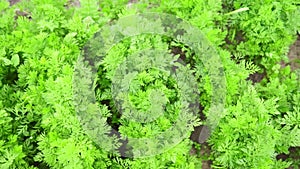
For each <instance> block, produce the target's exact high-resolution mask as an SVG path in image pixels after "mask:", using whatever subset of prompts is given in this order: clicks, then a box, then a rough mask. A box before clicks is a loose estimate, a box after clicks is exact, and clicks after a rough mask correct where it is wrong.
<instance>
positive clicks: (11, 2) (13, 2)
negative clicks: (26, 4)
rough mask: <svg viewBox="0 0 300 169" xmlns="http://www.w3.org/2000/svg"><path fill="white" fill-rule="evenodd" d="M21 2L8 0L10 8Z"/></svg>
mask: <svg viewBox="0 0 300 169" xmlns="http://www.w3.org/2000/svg"><path fill="white" fill-rule="evenodd" d="M20 1H21V0H8V2H9V4H10V6H12V5H14V4H16V3H18V2H20Z"/></svg>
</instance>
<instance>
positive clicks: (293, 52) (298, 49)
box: [286, 34, 300, 70]
mask: <svg viewBox="0 0 300 169" xmlns="http://www.w3.org/2000/svg"><path fill="white" fill-rule="evenodd" d="M288 58H289V63H286V65H290V66H291V69H292V70H296V69H299V68H300V63H299V60H300V34H298V38H297V40H296V42H295V43H294V44H293V45H292V46H291V47H290V51H289V54H288ZM297 61H298V63H297Z"/></svg>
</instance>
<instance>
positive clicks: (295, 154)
mask: <svg viewBox="0 0 300 169" xmlns="http://www.w3.org/2000/svg"><path fill="white" fill-rule="evenodd" d="M299 153H300V147H291V148H289V154H284V153H282V154H279V155H277V156H276V159H277V160H283V161H286V160H292V161H299V160H300V156H299ZM298 168H300V166H299V167H298ZM287 169H296V168H293V167H289V168H287Z"/></svg>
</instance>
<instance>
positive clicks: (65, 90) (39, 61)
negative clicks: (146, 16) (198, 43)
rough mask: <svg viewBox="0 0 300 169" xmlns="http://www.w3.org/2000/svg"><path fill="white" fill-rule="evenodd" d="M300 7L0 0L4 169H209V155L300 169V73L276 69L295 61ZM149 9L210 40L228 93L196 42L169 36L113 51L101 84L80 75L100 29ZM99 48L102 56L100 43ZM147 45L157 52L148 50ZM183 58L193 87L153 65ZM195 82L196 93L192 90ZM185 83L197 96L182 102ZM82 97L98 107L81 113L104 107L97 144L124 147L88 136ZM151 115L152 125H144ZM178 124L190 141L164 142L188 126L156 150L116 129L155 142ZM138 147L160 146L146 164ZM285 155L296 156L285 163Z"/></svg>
mask: <svg viewBox="0 0 300 169" xmlns="http://www.w3.org/2000/svg"><path fill="white" fill-rule="evenodd" d="M299 11H300V8H299V2H297V1H293V0H288V1H286V0H278V1H271V0H264V1H259V0H254V1H250V0H246V1H241V0H224V1H220V0H193V1H192V0H183V1H177V0H161V1H158V0H153V1H148V0H141V1H127V0H120V1H111V0H80V1H75V0H61V1H57V0H30V1H29V0H22V1H21V2H18V3H16V4H14V5H12V6H11V5H10V3H9V2H8V1H5V0H1V1H0V23H1V24H0V46H1V48H0V88H1V90H0V168H3V169H14V168H26V169H27V168H32V169H34V168H58V169H60V168H76V169H77V168H82V169H83V168H84V169H85V168H90V169H92V168H97V169H98V168H149V169H150V168H195V169H196V168H201V167H202V166H205V165H204V162H203V161H204V160H210V163H211V166H210V167H211V168H259V169H260V168H261V169H266V168H288V167H290V166H294V167H295V168H296V167H297V166H299V157H298V156H299V146H300V139H299V138H300V102H299V100H300V83H299V81H300V73H299V69H298V70H291V68H290V67H289V66H286V67H285V68H282V67H281V65H280V62H281V61H285V62H288V57H287V53H288V50H289V47H290V45H291V44H292V43H293V42H294V41H295V40H296V33H297V32H298V33H299V31H300V25H299V23H300V18H299V16H300V15H299ZM144 12H152V13H167V14H172V15H176V16H177V17H178V18H181V19H183V20H184V21H186V22H188V23H190V24H191V25H192V26H193V27H195V28H196V29H197V30H199V32H200V31H201V32H202V33H203V34H204V35H205V38H207V39H208V41H209V42H210V44H209V47H210V49H211V48H213V50H214V51H215V53H217V55H218V57H219V59H220V61H221V62H222V67H219V66H220V65H218V64H217V62H208V63H210V65H209V66H211V67H213V68H215V69H214V70H217V68H220V69H218V70H219V71H220V72H224V74H223V75H224V77H225V79H226V83H224V84H225V85H226V86H225V87H224V88H222V89H220V90H218V91H223V92H220V93H215V92H214V91H215V89H214V87H215V86H216V84H212V82H213V80H214V77H213V76H212V74H211V72H210V69H209V66H207V65H208V64H207V63H206V62H205V61H203V60H201V57H205V58H210V57H209V56H204V54H207V51H209V49H207V50H203V51H201V52H196V51H195V50H194V49H193V48H192V47H191V46H189V45H188V44H184V43H182V42H179V41H178V40H176V39H173V38H171V37H167V36H162V35H153V34H142V35H138V36H132V37H127V38H125V39H123V40H122V41H120V42H118V43H117V44H115V45H114V46H109V47H108V48H109V51H108V52H107V53H106V54H105V56H103V60H102V61H101V62H100V64H99V65H97V77H96V78H95V80H94V81H93V82H92V81H90V80H89V79H87V78H85V77H86V76H88V75H89V74H88V73H86V74H85V73H83V74H76V73H78V72H76V71H75V70H76V64H77V63H78V58H81V56H82V55H84V54H85V50H86V47H87V46H88V45H89V43H88V42H89V41H90V40H91V39H92V40H93V37H94V36H95V34H96V33H97V32H98V31H99V30H101V28H103V27H104V26H105V25H107V24H111V23H113V22H115V21H118V20H119V19H121V18H123V17H126V16H131V15H135V14H139V13H144ZM152 19H153V18H152ZM159 21H160V20H159V19H158V18H157V23H156V24H153V25H152V26H153V27H155V28H157V29H158V30H159V28H161V27H160V26H161V25H166V24H168V23H159ZM166 22H167V20H166ZM129 23H130V21H128V23H124V24H129ZM133 23H134V22H133ZM160 24H161V25H160ZM147 26H149V25H146V26H145V27H146V28H147ZM174 27H176V25H175V26H174ZM115 29H118V28H115ZM111 31H113V30H111ZM127 31H129V32H130V31H132V30H127ZM125 32H126V31H125ZM104 33H105V32H104ZM176 33H177V34H176V35H178V39H180V38H182V39H184V37H180V36H181V35H184V33H185V32H184V31H183V32H180V31H178V32H176ZM117 36H121V34H119V35H117ZM110 38H111V39H114V38H118V37H110ZM189 38H190V39H192V40H193V37H189ZM93 44H96V46H92V47H94V48H96V49H95V51H98V47H99V48H100V47H103V46H102V45H103V44H99V43H93ZM97 45H98V46H97ZM150 49H156V50H159V51H161V52H159V53H151V52H147V54H145V51H147V50H150ZM140 51H143V52H144V53H143V52H141V53H138V52H140ZM93 54H95V56H96V55H98V54H99V53H97V52H95V53H93ZM139 54H141V55H139ZM153 58H154V60H155V59H156V62H154V61H153V60H151V59H153ZM178 60H180V61H181V63H184V64H181V66H178V65H177V67H176V65H175V66H174V67H171V68H173V69H177V70H181V71H183V72H184V73H177V74H176V73H174V72H173V74H176V75H178V77H177V76H175V77H177V79H185V80H182V81H184V82H187V83H186V85H185V84H182V83H180V81H179V82H178V81H176V78H174V76H171V75H170V73H169V72H167V71H164V70H161V69H158V68H157V67H159V66H165V65H167V66H168V65H169V63H173V62H176V61H178ZM87 63H89V61H88V60H86V62H83V64H87ZM167 63H168V64H167ZM221 68H222V69H221ZM136 70H139V72H136ZM87 72H88V71H87ZM128 72H129V73H131V74H129V75H132V76H129V75H128ZM263 72H264V77H263V78H262V80H261V81H259V82H255V83H254V82H252V81H251V76H252V75H254V74H257V73H263ZM218 73H219V72H218ZM74 76H77V77H82V78H80V79H74ZM124 77H126V78H124ZM192 79H194V80H195V83H196V85H194V87H195V89H196V90H194V88H189V87H186V88H184V86H187V85H188V84H192V82H193V81H192ZM76 80H77V81H76ZM93 83H94V88H93V89H92V90H89V91H87V90H86V91H85V88H84V87H83V86H85V85H87V84H93ZM74 84H75V85H77V86H76V88H75V89H74ZM112 84H114V85H115V86H113V85H112ZM81 85H82V86H81ZM181 88H183V89H184V91H186V92H187V93H193V92H195V93H197V94H198V95H197V94H195V95H193V96H195V98H194V97H193V98H191V99H190V98H189V97H186V98H184V96H187V95H184V93H183V92H182V91H181ZM74 90H77V91H76V92H77V93H81V95H76V94H74V93H76V92H74ZM115 90H118V91H123V92H119V93H114V91H115ZM84 92H86V93H93V94H94V95H95V105H90V106H86V107H79V108H81V109H80V111H82V112H94V109H97V110H100V114H101V118H99V119H100V120H97V118H91V119H88V120H90V121H93V122H99V123H96V124H97V128H95V129H94V128H93V129H94V130H91V131H93V132H95V133H98V134H99V135H101V136H102V137H100V138H98V139H99V140H100V141H101V139H102V138H110V139H107V140H110V141H111V142H105V141H103V144H105V145H107V146H110V145H111V144H110V143H115V144H114V145H113V147H108V149H114V150H117V151H115V152H111V151H107V150H106V149H105V148H103V147H102V146H99V145H98V144H97V141H95V139H94V138H92V137H90V135H89V134H88V133H87V132H86V130H85V128H84V127H85V124H84V123H82V121H81V120H82V119H81V118H82V117H83V116H82V117H79V116H78V114H77V110H78V105H76V102H74V100H76V101H77V103H78V102H80V103H85V102H86V100H85V98H87V97H88V96H86V95H85V94H86V93H84ZM215 95H217V96H218V97H217V98H224V107H220V106H219V105H214V104H213V102H212V99H213V98H214V96H215ZM196 96H197V97H196ZM189 99H190V100H194V99H195V100H196V102H195V104H193V105H189V106H191V107H192V108H196V110H197V114H196V115H195V116H190V115H189V114H188V113H187V112H188V111H187V110H188V108H190V107H189V106H186V105H188V104H186V103H185V102H184V101H186V100H189ZM124 100H125V101H124ZM182 100H183V101H182ZM180 101H181V102H180ZM222 101H223V100H222ZM184 105H185V106H186V107H185V108H186V109H184V108H182V107H184ZM181 106H182V107H181ZM218 106H219V107H218ZM212 112H213V113H216V115H217V116H215V118H216V121H215V123H214V121H209V120H207V118H208V117H211V113H212ZM145 116H148V117H151V119H150V120H149V121H147V120H145ZM95 117H100V115H99V114H95ZM128 117H129V119H128ZM130 117H135V118H136V119H139V120H140V121H134V120H132V119H130ZM178 119H182V120H178ZM217 119H220V120H217ZM88 120H86V121H85V122H88ZM101 120H102V121H101ZM141 121H143V122H141ZM178 121H179V122H181V123H180V124H181V125H183V126H187V128H188V129H187V130H186V131H185V133H183V134H184V135H186V137H185V138H183V139H182V140H180V142H178V144H176V145H174V146H170V147H160V145H167V143H168V142H169V141H172V140H168V138H169V139H170V138H174V137H173V136H174V135H176V133H175V132H178V133H180V132H182V131H181V130H180V129H176V130H174V133H171V134H170V135H168V137H165V138H164V139H158V140H159V141H161V142H159V141H158V142H157V144H153V145H152V144H150V145H148V146H141V145H142V144H134V143H132V142H130V141H129V142H127V143H126V142H123V144H120V143H118V142H117V138H114V137H110V136H112V135H113V133H109V130H108V127H111V128H113V129H114V130H115V131H118V132H119V133H120V136H119V137H120V138H123V137H124V138H125V137H128V138H135V139H143V138H151V137H153V136H155V135H158V136H159V135H160V134H161V133H163V132H165V131H167V130H168V129H169V128H171V127H172V126H173V124H174V123H175V122H178ZM212 123H213V124H214V125H215V126H216V127H215V128H214V129H213V130H208V131H206V132H205V131H204V130H203V131H202V134H203V133H204V135H206V136H207V137H208V138H202V136H203V135H202V136H201V137H200V136H199V137H200V138H197V139H196V140H193V141H192V140H191V139H190V135H192V134H193V133H195V132H196V130H195V131H194V127H199V126H201V127H203V126H206V127H208V128H209V126H210V125H212ZM106 124H107V125H106ZM193 131H194V132H193ZM178 133H177V134H178ZM196 134H197V133H196ZM198 134H199V133H198ZM174 139H176V138H174ZM102 140H104V139H102ZM199 140H200V141H199ZM195 141H196V142H195ZM162 142H163V143H162ZM203 142H205V144H208V145H209V150H207V151H209V152H206V153H204V154H203V151H202V150H200V149H201V147H203V145H204V144H203ZM138 148H142V150H143V151H144V152H142V153H145V154H147V153H148V154H151V153H152V154H153V151H155V150H157V149H160V150H162V151H161V153H158V154H155V155H153V156H147V157H144V158H134V157H132V156H130V155H128V154H127V155H126V152H128V151H127V150H128V149H133V151H132V152H134V153H138V152H136V151H134V150H135V149H138ZM291 149H293V150H294V151H293V152H292V151H291ZM125 150H126V151H125ZM191 150H194V153H192V151H191ZM282 154H289V158H287V159H280V158H279V156H280V155H282Z"/></svg>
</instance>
